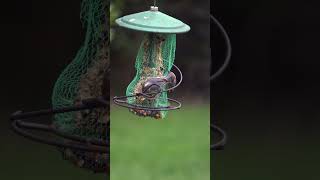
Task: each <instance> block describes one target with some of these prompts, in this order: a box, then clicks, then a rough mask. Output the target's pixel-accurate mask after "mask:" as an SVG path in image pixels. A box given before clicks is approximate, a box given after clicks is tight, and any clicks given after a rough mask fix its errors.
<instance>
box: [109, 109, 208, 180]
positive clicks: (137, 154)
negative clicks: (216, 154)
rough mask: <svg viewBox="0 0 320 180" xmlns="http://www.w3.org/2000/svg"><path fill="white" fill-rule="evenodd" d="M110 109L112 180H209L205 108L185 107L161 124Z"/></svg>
mask: <svg viewBox="0 0 320 180" xmlns="http://www.w3.org/2000/svg"><path fill="white" fill-rule="evenodd" d="M111 109H112V114H111V118H112V120H113V121H112V132H111V154H112V155H111V179H112V180H122V179H132V180H150V179H161V180H162V179H165V180H195V179H203V180H209V179H210V151H209V148H208V147H209V141H210V139H209V138H210V137H209V134H210V132H209V128H207V127H208V126H209V118H210V112H209V106H208V105H194V106H192V105H188V106H185V107H184V108H183V109H181V110H178V111H175V112H170V114H169V115H168V117H167V118H166V119H164V120H154V119H151V118H139V117H136V116H134V115H133V114H132V113H131V112H129V111H128V110H125V109H122V108H121V109H120V108H118V107H114V106H113V107H112V108H111ZM195 117H196V118H195Z"/></svg>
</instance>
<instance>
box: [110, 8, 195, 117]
mask: <svg viewBox="0 0 320 180" xmlns="http://www.w3.org/2000/svg"><path fill="white" fill-rule="evenodd" d="M116 23H117V24H118V25H119V26H120V27H123V28H127V29H130V30H135V31H140V32H143V33H144V38H143V40H142V43H141V45H140V48H139V51H138V54H137V57H136V61H135V69H136V76H135V77H134V79H133V80H132V81H131V83H130V84H129V85H128V87H127V90H126V95H125V96H119V97H118V96H116V97H114V98H113V101H114V102H115V104H117V105H120V106H123V107H126V108H129V109H130V111H131V112H133V113H134V114H136V115H139V116H144V117H152V118H156V119H162V118H164V117H165V116H166V114H167V111H169V110H174V109H179V108H180V107H181V103H180V102H179V101H177V100H174V99H170V98H168V94H167V92H169V91H172V90H173V89H175V88H176V87H178V86H179V85H180V83H181V82H182V73H181V71H180V69H179V68H178V67H177V66H176V65H174V60H175V51H176V34H179V33H185V32H188V31H189V30H190V27H189V26H188V25H187V24H185V23H183V22H182V21H180V20H178V19H175V18H173V17H171V16H169V15H167V14H164V13H162V12H160V11H159V9H158V7H157V6H156V5H155V4H154V6H151V7H150V9H149V10H148V11H144V12H139V13H135V14H130V15H127V16H124V17H121V18H118V19H117V20H116ZM173 68H175V69H176V72H178V74H179V81H178V80H177V76H176V74H175V73H174V72H173V71H172V69H173Z"/></svg>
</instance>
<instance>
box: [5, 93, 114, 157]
mask: <svg viewBox="0 0 320 180" xmlns="http://www.w3.org/2000/svg"><path fill="white" fill-rule="evenodd" d="M108 105H109V102H108V101H106V100H105V99H104V98H102V97H101V98H92V99H86V100H83V101H82V104H80V105H76V106H71V107H63V108H55V109H44V110H39V111H32V112H25V113H23V112H22V111H17V112H15V113H13V114H12V115H11V116H10V120H11V127H12V129H13V130H14V131H15V132H16V133H18V134H19V135H22V136H24V137H26V138H29V139H31V140H33V141H36V142H40V143H44V144H48V145H51V146H56V147H61V148H70V149H78V150H82V151H87V152H98V153H106V154H109V142H108V141H103V140H98V139H90V138H85V137H81V136H77V135H70V134H67V133H64V132H61V131H59V130H58V129H57V128H56V127H55V126H54V125H53V124H51V125H45V124H40V123H34V120H32V122H30V121H29V122H28V121H26V119H32V118H36V117H41V116H46V115H54V114H58V113H65V112H74V111H83V110H89V109H95V108H105V107H106V106H108ZM27 129H29V130H38V131H43V132H48V133H51V134H54V135H56V136H59V137H62V138H63V139H64V141H63V140H60V141H58V140H54V139H47V138H44V137H41V136H39V135H35V134H33V133H31V132H29V131H27Z"/></svg>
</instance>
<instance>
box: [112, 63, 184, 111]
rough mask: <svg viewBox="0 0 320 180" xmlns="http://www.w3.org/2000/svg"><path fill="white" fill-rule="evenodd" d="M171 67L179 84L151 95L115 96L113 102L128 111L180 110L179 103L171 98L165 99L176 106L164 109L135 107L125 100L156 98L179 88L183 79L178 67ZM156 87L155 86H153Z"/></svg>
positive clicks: (135, 105)
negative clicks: (176, 72)
mask: <svg viewBox="0 0 320 180" xmlns="http://www.w3.org/2000/svg"><path fill="white" fill-rule="evenodd" d="M173 67H174V68H175V69H176V70H177V71H178V73H179V76H180V80H179V82H178V83H177V84H176V85H175V86H173V87H170V88H168V89H163V90H160V91H158V92H151V93H144V92H142V93H136V94H133V95H130V96H115V97H113V102H114V103H115V104H117V105H119V106H122V107H126V108H129V109H133V108H134V109H139V110H150V111H170V110H175V109H179V108H181V103H180V102H179V101H177V100H175V99H171V98H167V100H168V101H169V102H173V103H175V104H176V106H171V105H170V106H165V107H147V106H142V105H137V104H130V103H128V102H127V99H128V98H131V97H139V96H143V97H146V98H153V97H155V96H157V95H158V94H161V93H163V92H168V91H172V90H174V89H175V88H177V87H178V86H180V84H181V83H182V79H183V75H182V72H181V70H180V69H179V68H178V66H176V65H174V64H173ZM154 85H156V84H154Z"/></svg>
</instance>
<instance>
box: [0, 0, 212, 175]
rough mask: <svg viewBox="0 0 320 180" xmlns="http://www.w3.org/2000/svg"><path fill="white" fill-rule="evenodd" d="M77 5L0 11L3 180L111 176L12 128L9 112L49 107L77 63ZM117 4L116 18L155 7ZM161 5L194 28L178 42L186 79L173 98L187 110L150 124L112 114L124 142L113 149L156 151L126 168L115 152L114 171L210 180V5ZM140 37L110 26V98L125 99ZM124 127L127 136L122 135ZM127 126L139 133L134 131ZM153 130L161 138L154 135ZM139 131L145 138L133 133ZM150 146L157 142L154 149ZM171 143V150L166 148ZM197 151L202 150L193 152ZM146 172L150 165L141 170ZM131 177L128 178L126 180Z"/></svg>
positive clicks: (75, 1)
mask: <svg viewBox="0 0 320 180" xmlns="http://www.w3.org/2000/svg"><path fill="white" fill-rule="evenodd" d="M80 2H81V1H80V0H68V1H65V0H56V1H50V2H48V1H42V0H30V1H18V0H12V1H7V2H6V3H8V5H3V6H1V7H5V8H4V9H3V10H2V11H1V12H0V13H1V18H2V19H1V22H0V23H1V29H0V31H1V33H0V36H1V39H2V43H1V44H0V45H1V49H2V51H1V53H2V57H3V59H4V60H3V61H2V65H1V67H2V70H1V71H0V74H1V75H0V80H1V82H2V85H1V88H0V91H1V93H0V98H1V102H2V104H1V110H0V118H1V121H0V129H1V131H0V135H1V136H0V140H1V142H2V144H1V145H0V160H1V162H2V163H1V165H0V172H1V174H0V179H13V180H15V179H24V180H37V179H41V180H43V179H49V180H50V179H69V180H73V179H75V180H81V179H106V176H105V175H101V174H93V173H92V172H90V171H87V170H83V169H79V168H76V167H74V165H73V164H71V163H70V162H68V161H65V160H63V159H62V156H61V154H60V153H59V152H58V151H57V150H56V149H55V148H53V147H50V146H47V145H43V144H38V143H34V142H32V141H30V140H27V139H24V138H23V137H21V136H18V135H16V134H15V133H13V132H12V131H11V130H10V126H9V115H10V114H11V113H13V112H15V111H16V110H20V109H22V110H25V111H31V110H38V109H41V108H48V107H50V106H51V102H50V100H51V94H52V88H53V85H54V83H55V81H56V79H57V77H58V76H59V74H60V73H61V71H62V70H63V69H64V68H65V67H66V65H68V64H69V63H70V62H71V60H72V59H73V58H74V56H75V54H76V52H77V51H78V49H79V48H80V47H81V45H82V44H83V40H84V37H85V32H86V31H85V29H83V27H82V25H81V23H80V18H79V13H80ZM124 2H125V3H124ZM112 3H115V4H113V6H112V7H113V11H112V17H113V19H114V18H116V17H118V16H122V15H125V14H129V13H135V12H138V11H144V10H148V9H149V6H150V5H151V4H152V2H151V1H144V0H133V1H112ZM117 3H118V4H117ZM158 3H159V8H160V10H161V11H163V12H164V13H167V14H169V15H171V16H174V17H176V18H178V19H181V20H182V21H184V22H185V23H187V24H189V25H190V26H191V28H192V30H191V31H190V32H189V33H187V34H183V35H179V36H178V37H177V38H178V39H177V54H176V55H177V56H176V57H177V58H176V63H177V65H178V66H179V67H180V68H181V70H182V71H183V72H184V82H183V84H182V85H181V87H179V88H178V89H177V90H176V91H175V92H174V93H172V96H171V97H173V98H176V99H178V100H181V101H183V109H181V110H179V111H173V112H170V113H169V114H168V117H167V119H165V120H163V121H153V120H150V119H136V117H135V116H133V115H132V114H130V113H129V112H127V110H126V109H122V108H119V109H116V108H115V109H114V111H115V115H117V116H114V117H112V121H113V122H115V124H114V125H115V128H120V129H119V131H117V132H116V131H115V132H114V133H116V134H118V137H117V136H115V138H118V139H119V140H117V142H118V143H119V144H117V145H116V144H115V145H114V147H115V148H117V149H118V150H119V153H120V152H121V154H124V153H128V154H129V153H130V151H129V150H132V149H130V148H142V149H136V152H138V154H137V155H139V156H140V157H142V155H143V154H142V153H147V152H145V151H144V149H145V148H148V146H145V147H143V146H142V145H145V144H148V145H153V146H149V150H150V151H151V152H149V153H148V155H147V156H146V158H145V159H141V161H140V159H131V160H130V161H128V163H130V164H129V165H126V161H124V160H125V159H124V158H127V157H128V155H125V157H121V155H119V153H117V152H115V153H116V155H117V157H118V158H117V159H119V161H118V162H114V163H115V164H116V165H115V168H114V169H113V170H114V172H115V173H117V174H118V175H117V176H119V177H123V176H124V175H126V170H128V172H130V173H132V172H133V171H134V168H138V169H139V171H140V172H145V174H140V175H141V177H140V178H141V179H142V178H146V177H147V176H148V175H152V176H156V175H161V174H162V175H163V176H162V177H166V178H168V179H170V178H171V179H172V178H174V179H175V178H177V179H185V175H184V174H185V173H187V174H188V175H189V178H190V179H194V178H196V179H199V178H200V179H203V178H204V179H208V178H209V166H208V164H209V160H210V159H209V140H208V139H209V105H208V104H209V99H208V97H209V81H208V75H209V63H210V49H209V38H208V36H209V19H208V16H207V12H209V6H208V3H209V1H201V2H195V1H182V0H179V1H170V2H169V1H158ZM204 9H207V11H204ZM115 11H116V12H117V13H115ZM113 25H114V24H113ZM141 37H142V34H141V33H137V32H131V31H127V30H124V29H118V28H113V34H112V38H113V39H112V51H111V61H112V62H111V67H112V72H111V74H112V77H111V85H112V89H111V91H112V95H111V96H114V95H123V94H124V93H125V88H126V86H127V85H128V84H129V82H130V81H131V80H132V78H133V77H134V74H135V71H134V59H135V56H136V53H137V50H138V46H139V45H140V40H141ZM189 110H190V111H189ZM193 115H196V116H193ZM45 120H46V119H44V121H45ZM48 120H50V119H48ZM118 121H119V122H118ZM120 123H121V124H120ZM142 123H144V124H142ZM155 123H157V124H155ZM158 125H159V126H158ZM121 126H123V129H124V130H125V131H122V130H121ZM130 126H132V127H136V128H132V129H131V128H130ZM144 126H145V127H148V129H145V127H144ZM143 130H145V132H149V133H151V134H150V136H151V137H150V138H147V137H148V136H147V135H148V134H147V133H145V134H144V133H142V132H144V131H143ZM153 131H154V132H155V133H157V134H154V133H152V132H153ZM136 132H141V133H140V134H134V133H136ZM160 132H161V133H163V134H161V133H160ZM111 134H112V133H111ZM124 135H126V136H124ZM130 135H131V136H132V138H134V139H133V140H132V145H131V146H130V144H129V141H130V139H127V138H129V137H131V136H130ZM140 135H141V138H143V139H141V140H142V141H140V143H142V145H141V144H136V143H137V142H139V141H137V142H135V143H134V141H136V137H140ZM201 137H203V138H201ZM138 140H139V139H138ZM147 141H154V144H153V143H151V142H150V143H148V142H147ZM166 141H168V142H166ZM189 141H190V142H189ZM156 142H157V143H156ZM122 143H126V144H125V145H123V144H122ZM138 145H139V146H138ZM140 145H141V146H140ZM166 146H168V147H169V146H170V148H165V147H166ZM126 148H127V150H126ZM184 148H186V149H184ZM157 149H159V151H158V150H157ZM178 149H180V152H179V151H178ZM118 150H117V151H118ZM197 151H200V152H203V153H196V152H197ZM139 153H140V154H139ZM158 153H159V157H158V159H160V160H161V161H159V162H154V163H152V164H153V166H151V165H150V164H151V163H150V161H151V159H152V157H154V156H156V157H157V154H158ZM184 153H185V156H184ZM116 155H115V156H116ZM139 156H137V157H139ZM113 160H116V159H113ZM139 162H140V163H139ZM166 162H167V164H166ZM133 164H134V165H133ZM137 164H140V166H137ZM193 166H194V167H193ZM144 167H148V168H145V169H142V168H144ZM116 168H117V169H116ZM195 171H197V172H195ZM146 172H150V173H146ZM151 172H153V173H151ZM132 175H133V174H132ZM137 175H139V174H135V177H137ZM130 178H131V177H130V176H129V174H128V176H127V177H125V178H123V179H130ZM138 179H139V178H138Z"/></svg>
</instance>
